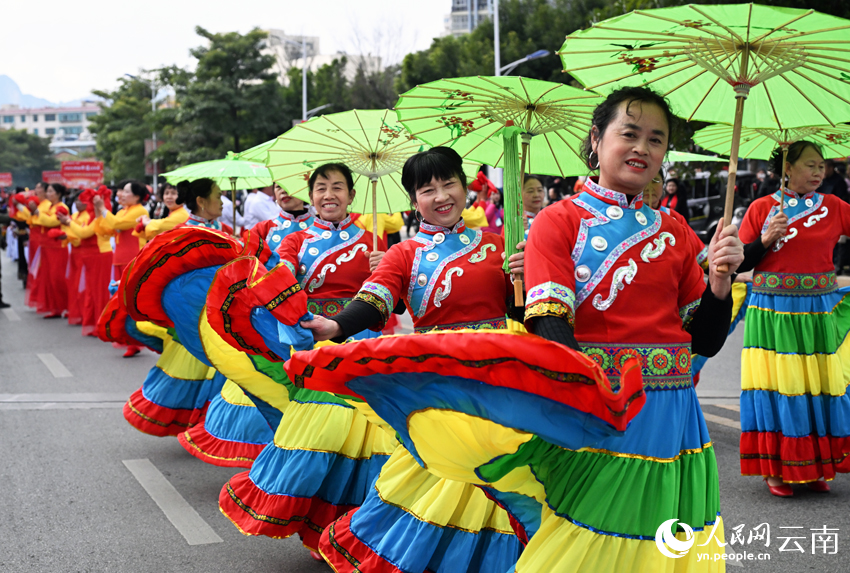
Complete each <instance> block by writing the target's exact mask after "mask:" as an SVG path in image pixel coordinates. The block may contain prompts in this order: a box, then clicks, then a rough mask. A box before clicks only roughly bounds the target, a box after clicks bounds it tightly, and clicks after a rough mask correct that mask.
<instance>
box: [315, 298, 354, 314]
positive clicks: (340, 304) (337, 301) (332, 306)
mask: <svg viewBox="0 0 850 573" xmlns="http://www.w3.org/2000/svg"><path fill="white" fill-rule="evenodd" d="M349 302H351V299H350V298H311V299H308V300H307V312H312V313H313V314H317V315H319V316H324V317H325V318H333V317H335V316H336V315H338V314H339V313H341V312H342V309H344V308H345V307H346V306H347V305H348V303H349Z"/></svg>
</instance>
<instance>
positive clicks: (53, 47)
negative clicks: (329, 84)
mask: <svg viewBox="0 0 850 573" xmlns="http://www.w3.org/2000/svg"><path fill="white" fill-rule="evenodd" d="M450 9H451V0H397V1H387V0H242V1H239V0H236V1H234V0H230V1H223V0H204V1H202V2H201V1H194V0H145V1H144V2H139V1H137V0H125V1H123V2H122V1H120V0H84V1H78V2H74V1H73V0H72V1H70V2H69V1H67V0H4V1H3V2H2V7H0V20H2V22H3V24H2V27H0V74H5V75H7V76H9V77H11V78H12V79H13V80H15V82H17V84H18V85H19V86H20V88H21V91H23V92H24V93H26V94H30V95H34V96H37V97H43V98H47V99H49V100H51V101H54V102H59V101H67V100H71V99H77V98H80V97H84V96H85V95H87V94H88V93H89V92H90V91H91V90H92V89H110V88H112V87H114V86H115V85H116V78H118V77H119V76H122V75H123V74H125V73H131V74H136V73H138V71H139V70H140V69H152V68H157V67H160V66H163V65H170V64H177V65H180V66H187V65H189V64H190V62H191V61H192V57H191V56H190V55H189V49H190V48H193V47H196V46H198V45H200V44H201V38H200V37H199V36H197V35H196V34H195V31H194V30H195V26H198V25H200V26H203V27H204V28H206V29H208V30H210V31H212V32H229V31H238V32H242V33H244V32H247V31H249V30H250V29H251V28H253V27H260V28H264V29H266V28H278V29H282V30H284V31H285V32H286V33H287V34H296V35H297V34H301V33H303V34H306V35H309V36H319V37H320V48H321V52H322V53H325V54H328V53H334V52H336V51H338V50H345V51H347V52H348V53H356V52H358V50H357V46H356V44H357V41H358V40H357V38H358V37H359V41H360V42H361V43H362V44H363V45H364V46H365V49H364V51H371V52H372V53H377V54H378V55H381V56H382V57H384V58H385V59H396V60H398V59H400V58H401V57H402V56H403V55H404V54H406V53H407V52H410V51H414V50H421V49H424V48H427V47H428V46H429V45H430V43H431V38H433V37H434V36H438V35H440V33H441V32H442V30H443V26H444V24H443V19H444V17H445V15H446V14H448V13H449V12H450Z"/></svg>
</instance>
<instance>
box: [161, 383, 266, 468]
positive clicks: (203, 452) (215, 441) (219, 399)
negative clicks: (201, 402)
mask: <svg viewBox="0 0 850 573" xmlns="http://www.w3.org/2000/svg"><path fill="white" fill-rule="evenodd" d="M273 437H274V431H273V430H272V428H271V426H269V424H268V422H267V421H266V419H265V418H264V417H263V416H262V414H261V413H260V411H259V410H258V409H257V407H256V406H255V405H254V403H253V402H252V401H251V399H250V398H248V396H246V395H245V393H244V392H243V391H242V389H241V388H239V386H237V385H236V384H235V383H233V381H231V380H228V381H227V382H225V383H224V387H223V388H222V389H221V392H220V393H219V394H218V395H217V396H215V397H214V398H213V399H212V401H211V402H210V405H209V408H208V409H207V412H206V416H204V419H203V421H202V422H201V423H200V424H197V425H195V426H192V427H191V428H189V429H188V430H186V431H185V432H183V433H182V434H179V435H178V436H177V439H178V441H179V442H180V445H181V446H183V447H184V448H185V449H186V451H187V452H189V453H190V454H192V455H193V456H195V457H196V458H198V459H200V460H203V461H205V462H207V463H208V464H212V465H214V466H222V467H239V468H250V467H251V464H253V463H254V460H255V459H256V458H257V456H258V455H259V454H260V452H261V451H262V450H263V448H264V447H265V446H266V444H268V443H269V442H271V440H272V438H273Z"/></svg>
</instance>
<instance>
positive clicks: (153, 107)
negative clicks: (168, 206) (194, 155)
mask: <svg viewBox="0 0 850 573" xmlns="http://www.w3.org/2000/svg"><path fill="white" fill-rule="evenodd" d="M124 75H125V76H127V77H128V78H132V79H134V80H137V81H140V82H142V83H143V84H148V86H150V88H151V111H152V112H153V113H154V114H156V84H155V83H154V82H153V80H150V81H149V80H145V79H142V78H140V77H138V76H134V75H133V74H124ZM151 140H152V142H153V150H152V151H151V153H155V152H156V128H154V130H153V134H152V135H151ZM152 164H153V184H152V185H151V189H153V192H154V195H155V194H156V157H154V158H153V160H152Z"/></svg>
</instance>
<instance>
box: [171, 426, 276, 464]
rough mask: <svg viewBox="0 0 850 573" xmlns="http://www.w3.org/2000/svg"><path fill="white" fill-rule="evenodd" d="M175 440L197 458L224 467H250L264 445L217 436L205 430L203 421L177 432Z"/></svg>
mask: <svg viewBox="0 0 850 573" xmlns="http://www.w3.org/2000/svg"><path fill="white" fill-rule="evenodd" d="M177 440H178V441H179V442H180V445H181V446H183V448H184V449H185V450H186V451H187V452H189V453H190V454H192V455H193V456H195V457H196V458H198V459H199V460H201V461H204V462H207V463H208V464H212V465H214V466H221V467H225V468H250V467H251V465H252V464H253V463H254V460H256V459H257V456H259V455H260V452H262V451H263V448H264V447H265V444H247V443H244V442H231V441H229V440H222V439H220V438H217V437H215V436H213V435H212V434H210V433H209V432H208V431H207V429H206V427H205V426H204V422H201V423H200V424H198V425H196V426H193V427H191V428H189V429H188V430H186V431H185V432H183V433H182V434H179V435H178V436H177Z"/></svg>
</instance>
